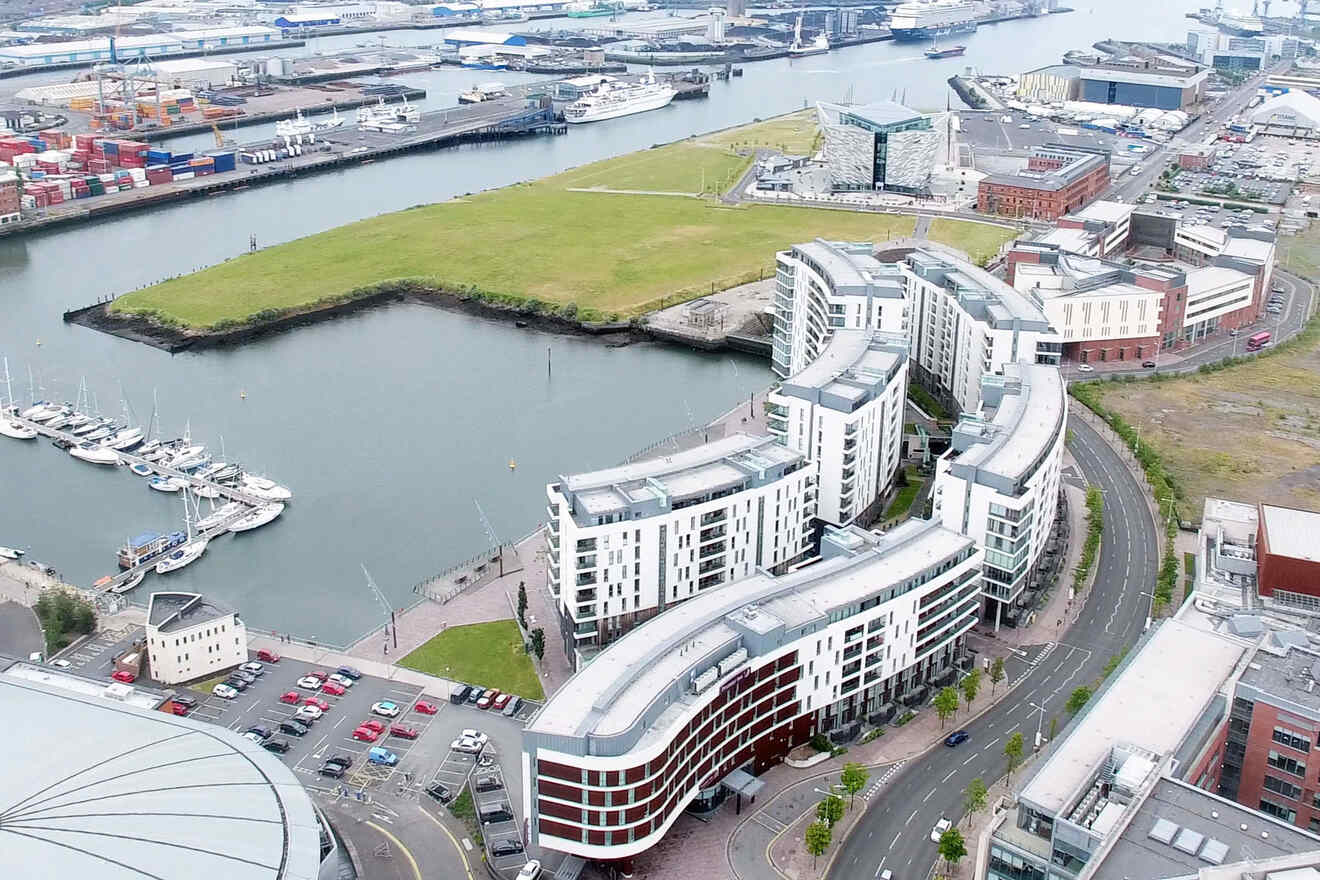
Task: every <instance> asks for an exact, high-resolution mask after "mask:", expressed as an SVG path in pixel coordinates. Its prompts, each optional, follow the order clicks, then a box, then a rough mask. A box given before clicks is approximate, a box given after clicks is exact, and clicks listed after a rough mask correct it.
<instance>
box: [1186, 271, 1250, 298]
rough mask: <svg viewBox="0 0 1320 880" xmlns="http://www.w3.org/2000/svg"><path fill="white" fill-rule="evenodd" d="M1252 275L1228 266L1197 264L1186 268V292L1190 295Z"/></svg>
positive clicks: (1246, 278) (1245, 278)
mask: <svg viewBox="0 0 1320 880" xmlns="http://www.w3.org/2000/svg"><path fill="white" fill-rule="evenodd" d="M1251 277H1252V276H1250V275H1248V274H1247V273H1245V272H1239V271H1238V270H1237V269H1233V268H1230V267H1228V266H1197V267H1195V268H1189V269H1188V270H1187V292H1188V295H1189V296H1190V295H1192V294H1194V293H1196V292H1197V291H1199V290H1205V289H1206V288H1209V287H1220V286H1223V285H1225V284H1234V283H1236V282H1240V281H1243V280H1250V279H1251Z"/></svg>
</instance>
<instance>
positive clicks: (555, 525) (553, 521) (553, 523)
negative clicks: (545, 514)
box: [546, 516, 559, 535]
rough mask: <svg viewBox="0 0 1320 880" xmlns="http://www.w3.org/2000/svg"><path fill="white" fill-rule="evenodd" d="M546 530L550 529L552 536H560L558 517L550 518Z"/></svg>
mask: <svg viewBox="0 0 1320 880" xmlns="http://www.w3.org/2000/svg"><path fill="white" fill-rule="evenodd" d="M546 528H548V529H549V530H550V534H552V535H558V534H559V517H557V516H552V517H550V520H549V522H548V523H547V524H546Z"/></svg>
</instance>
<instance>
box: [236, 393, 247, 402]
mask: <svg viewBox="0 0 1320 880" xmlns="http://www.w3.org/2000/svg"><path fill="white" fill-rule="evenodd" d="M238 399H239V400H247V392H246V391H240V392H238Z"/></svg>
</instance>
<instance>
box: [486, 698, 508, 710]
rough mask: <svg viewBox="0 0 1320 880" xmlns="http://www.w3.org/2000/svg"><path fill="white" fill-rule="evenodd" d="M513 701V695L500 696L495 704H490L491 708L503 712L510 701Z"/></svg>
mask: <svg viewBox="0 0 1320 880" xmlns="http://www.w3.org/2000/svg"><path fill="white" fill-rule="evenodd" d="M512 699H513V694H500V695H499V696H498V697H496V698H495V702H493V703H491V704H490V705H491V708H492V709H500V710H502V709H503V708H504V707H505V706H507V705H509V700H512Z"/></svg>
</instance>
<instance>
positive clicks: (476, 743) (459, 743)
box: [449, 736, 485, 755]
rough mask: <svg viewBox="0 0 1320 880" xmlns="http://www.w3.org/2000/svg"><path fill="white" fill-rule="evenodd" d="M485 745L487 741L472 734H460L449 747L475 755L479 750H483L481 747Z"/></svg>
mask: <svg viewBox="0 0 1320 880" xmlns="http://www.w3.org/2000/svg"><path fill="white" fill-rule="evenodd" d="M483 745H485V743H483V742H481V741H480V740H476V739H473V738H472V737H470V736H460V737H459V738H458V739H456V740H454V741H453V742H451V743H450V744H449V747H450V748H451V749H453V750H454V751H456V752H464V753H466V754H469V755H475V754H476V753H477V752H479V751H481V747H482V746H483Z"/></svg>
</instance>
